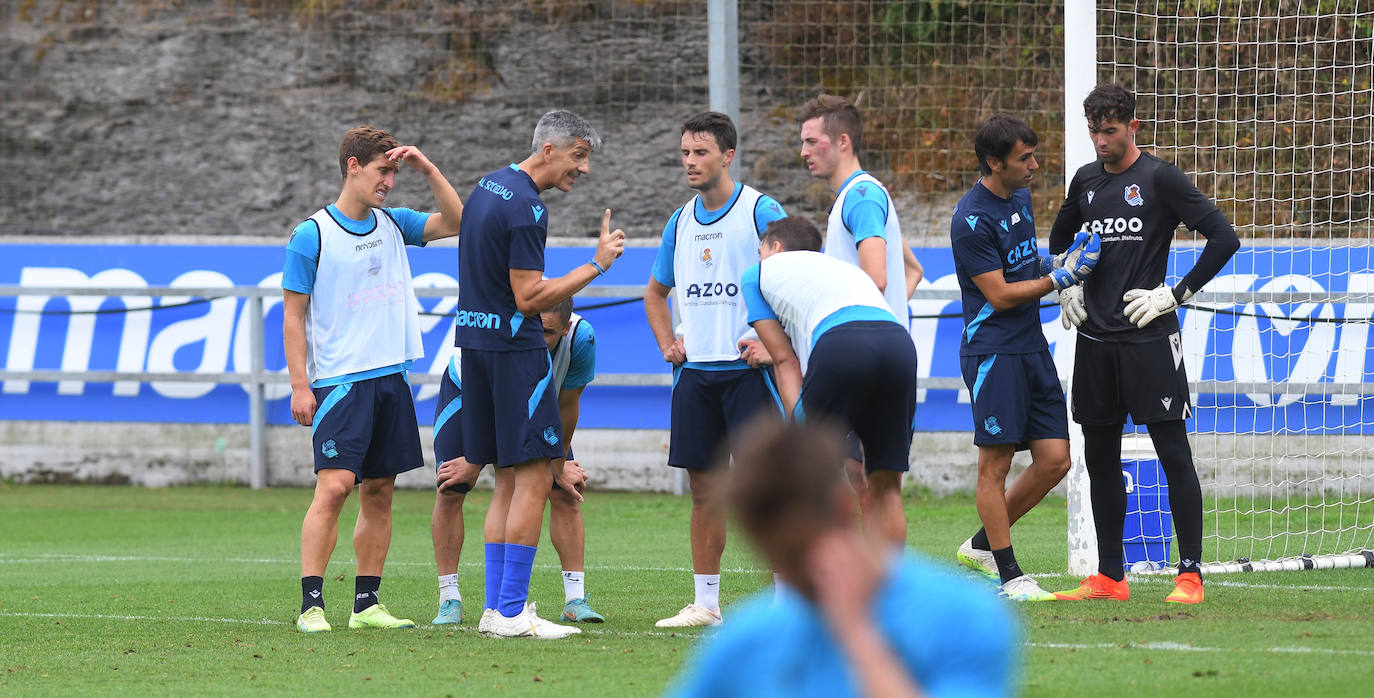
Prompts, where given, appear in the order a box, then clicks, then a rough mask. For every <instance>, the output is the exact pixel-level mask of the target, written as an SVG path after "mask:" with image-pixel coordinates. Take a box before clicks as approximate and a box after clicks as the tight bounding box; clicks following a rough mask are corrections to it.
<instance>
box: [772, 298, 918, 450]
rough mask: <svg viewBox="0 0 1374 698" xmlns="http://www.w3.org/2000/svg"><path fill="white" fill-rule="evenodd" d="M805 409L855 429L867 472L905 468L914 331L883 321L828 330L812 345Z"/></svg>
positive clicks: (911, 406)
mask: <svg viewBox="0 0 1374 698" xmlns="http://www.w3.org/2000/svg"><path fill="white" fill-rule="evenodd" d="M801 408H802V409H801V413H800V414H799V415H798V417H801V418H805V417H806V416H807V415H810V416H812V417H824V418H826V419H830V420H834V421H836V422H838V423H839V424H840V425H841V426H844V427H848V428H850V429H852V430H853V431H854V434H855V435H857V436H858V437H859V441H860V443H862V444H863V456H864V458H863V461H864V471H865V472H870V473H871V472H873V471H875V470H895V471H898V472H905V471H906V470H908V469H909V468H910V467H911V466H910V463H909V460H910V455H911V431H912V423H913V422H914V421H915V419H916V347H915V346H914V345H913V344H912V343H911V335H909V334H907V332H906V330H904V329H902V326H901V325H898V324H896V323H893V322H884V321H871V322H870V321H857V322H846V323H844V324H842V325H837V326H836V327H834V328H832V329H830V330H828V331H827V332H826V333H825V334H823V335H821V338H820V339H819V340H817V341H816V346H815V347H812V349H811V358H810V360H809V361H808V366H807V369H806V376H805V377H803V378H802V392H801ZM846 450H848V449H846Z"/></svg>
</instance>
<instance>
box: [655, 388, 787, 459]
mask: <svg viewBox="0 0 1374 698" xmlns="http://www.w3.org/2000/svg"><path fill="white" fill-rule="evenodd" d="M779 405H781V401H780V400H779V399H778V397H777V389H776V388H774V387H773V379H772V376H771V375H769V373H768V371H766V370H760V369H754V368H743V369H727V370H721V371H708V370H703V369H698V368H679V369H678V370H677V372H676V375H675V376H674V379H673V399H672V407H671V415H670V419H671V422H670V425H671V427H672V428H671V430H670V431H669V437H668V465H671V466H673V467H675V468H713V467H715V466H717V465H719V464H721V463H724V462H725V459H724V458H723V457H722V455H723V454H722V452H721V447H722V446H723V445H724V444H725V443H726V441H727V439H728V440H733V439H734V436H735V432H736V431H737V430H738V429H739V428H740V427H743V426H744V425H745V424H747V423H748V422H749V420H750V419H752V418H753V417H754V416H755V415H757V414H759V413H761V412H763V411H765V410H773V411H774V413H776V414H777V415H778V416H779V418H781V417H782V408H781V407H780V406H779Z"/></svg>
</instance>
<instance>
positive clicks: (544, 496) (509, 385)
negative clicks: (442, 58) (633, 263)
mask: <svg viewBox="0 0 1374 698" xmlns="http://www.w3.org/2000/svg"><path fill="white" fill-rule="evenodd" d="M600 144H601V137H600V136H598V135H597V133H596V130H595V129H593V128H592V126H591V124H588V123H587V121H586V120H585V119H583V118H582V117H580V116H578V115H576V114H574V113H572V112H569V111H551V112H548V113H546V114H544V116H542V117H540V119H539V123H538V124H537V125H536V126H535V128H534V137H533V139H532V142H531V152H530V154H529V156H527V157H526V158H525V159H524V160H522V161H521V162H520V163H519V164H518V165H517V164H514V163H512V164H511V165H509V166H508V167H503V168H501V169H499V170H496V171H494V172H489V173H487V174H486V175H485V176H484V177H482V179H481V180H480V181H479V182H478V183H477V186H476V187H475V188H474V189H473V191H472V194H471V195H470V196H469V197H468V201H467V211H466V213H465V215H464V216H463V231H462V236H461V237H460V238H459V242H458V244H459V248H458V268H459V272H458V273H459V278H461V279H462V280H463V283H462V285H461V286H459V289H458V310H457V316H456V318H455V324H456V325H457V330H456V333H455V338H454V339H455V342H456V344H457V345H458V346H459V347H461V348H462V358H461V359H460V360H461V361H462V367H463V370H462V380H463V410H462V428H463V455H464V456H465V457H466V458H467V459H468V461H469V462H471V463H474V464H488V463H490V464H494V465H496V472H495V473H494V475H495V477H496V484H495V490H494V492H493V493H492V499H491V505H490V507H488V509H487V516H486V520H485V522H484V524H483V527H482V528H483V532H484V534H485V535H484V537H485V539H486V546H485V558H486V565H485V581H486V589H487V597H486V604H487V608H486V609H485V611H484V612H483V614H482V618H481V620H480V621H479V622H478V624H477V629H478V630H479V631H480V632H482V633H483V634H485V635H490V636H495V637H535V638H545V639H556V638H563V637H567V636H569V635H572V634H575V633H577V632H580V631H579V630H578V629H577V628H575V627H572V626H566V625H557V624H555V623H551V622H549V621H546V620H543V619H541V618H539V616H538V615H537V614H536V613H535V610H534V609H533V608H532V607H530V606H529V605H528V604H527V603H526V601H528V599H529V583H530V572H531V570H532V569H533V567H534V556H535V552H536V548H535V546H536V545H538V543H539V532H540V529H541V528H542V527H543V523H544V502H546V501H547V500H548V498H549V487H551V486H552V485H553V484H554V483H557V485H558V486H559V487H562V488H563V489H565V490H567V491H568V492H569V493H570V494H574V496H577V497H580V496H581V495H580V494H575V493H576V491H577V485H578V484H579V482H580V481H579V482H574V481H573V480H572V479H571V478H572V476H574V475H576V472H575V471H574V469H570V468H565V467H564V466H565V463H564V462H563V456H564V455H565V453H566V446H565V445H564V444H563V433H562V432H563V429H562V420H561V419H560V417H559V415H558V404H557V398H556V397H555V396H554V393H555V390H553V389H551V383H552V381H553V362H552V359H551V358H550V356H549V348H548V345H547V344H546V343H545V341H544V331H543V327H542V325H541V322H540V320H539V313H541V312H543V311H545V310H547V309H549V308H552V307H554V306H555V305H558V304H559V303H561V302H563V301H564V300H567V299H568V298H571V297H572V296H573V295H574V294H575V293H577V292H578V291H580V290H582V289H583V288H584V287H586V286H587V284H590V283H591V282H592V281H594V280H595V279H596V278H597V277H598V276H600V275H602V274H604V273H605V272H606V269H608V268H610V266H611V264H612V263H614V262H615V260H616V259H619V258H620V255H621V254H622V253H623V252H624V251H625V233H624V231H621V230H612V229H611V227H610V226H611V211H610V209H606V212H605V214H604V215H603V216H602V217H601V233H600V236H599V237H598V239H597V243H596V251H595V252H594V253H593V254H592V258H591V259H589V260H588V261H587V263H586V264H583V265H581V266H578V267H575V268H574V269H573V270H572V271H570V272H568V273H567V274H565V275H563V276H561V277H559V278H556V279H546V278H544V244H545V241H546V240H547V238H548V222H549V217H548V215H547V214H548V211H547V210H546V209H545V208H544V202H543V200H542V199H540V198H539V196H540V193H541V192H544V191H547V190H549V189H553V188H557V189H559V190H560V191H570V190H571V189H572V188H573V185H574V184H575V183H576V182H577V180H578V178H579V177H581V176H582V175H584V174H586V173H587V172H589V171H591V154H592V151H593V150H595V149H596V148H597V147H598V146H600Z"/></svg>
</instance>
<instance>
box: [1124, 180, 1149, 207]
mask: <svg viewBox="0 0 1374 698" xmlns="http://www.w3.org/2000/svg"><path fill="white" fill-rule="evenodd" d="M1125 197H1126V203H1128V204H1130V205H1132V206H1144V205H1145V197H1143V196H1141V195H1140V185H1139V184H1128V185H1126V191H1125Z"/></svg>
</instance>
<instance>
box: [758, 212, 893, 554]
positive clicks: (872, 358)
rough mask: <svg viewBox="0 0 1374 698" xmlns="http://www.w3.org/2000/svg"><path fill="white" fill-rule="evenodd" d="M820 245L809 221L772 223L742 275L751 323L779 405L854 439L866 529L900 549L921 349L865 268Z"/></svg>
mask: <svg viewBox="0 0 1374 698" xmlns="http://www.w3.org/2000/svg"><path fill="white" fill-rule="evenodd" d="M819 247H820V231H818V230H816V226H814V225H812V224H811V222H810V221H808V220H806V219H804V218H800V217H796V216H793V217H790V218H784V219H782V220H780V221H774V222H773V223H772V224H771V225H769V226H768V230H767V231H766V232H765V233H764V235H763V241H762V243H760V245H759V256H760V257H761V259H760V261H759V263H758V265H757V266H754V267H751V268H750V269H749V270H748V271H746V272H745V274H744V280H743V288H744V299H745V302H746V303H747V304H748V313H749V322H750V324H751V325H753V327H754V330H755V331H756V332H758V336H759V340H760V341H761V342H762V343H763V345H764V347H765V348H766V349H767V351H768V354H769V356H770V357H771V359H772V362H773V367H774V371H775V372H776V373H777V378H778V391H779V393H780V394H781V396H782V401H783V406H784V407H785V408H786V409H787V410H789V412H790V413H791V414H793V415H794V416H795V417H797V418H801V417H803V416H806V415H814V416H822V417H825V418H827V419H831V420H834V421H837V422H839V423H842V424H844V425H846V426H847V427H848V428H849V429H851V430H852V431H853V432H854V434H855V435H857V437H858V439H859V442H860V443H861V444H862V445H863V452H864V471H865V474H866V476H867V482H868V500H867V506H866V507H865V509H864V511H863V518H864V524H865V526H864V528H865V530H868V531H872V532H873V534H874V535H875V536H877V537H878V538H879V539H880V540H884V541H886V542H888V543H890V544H894V545H898V546H900V545H902V544H904V543H905V541H906V514H905V512H904V511H903V509H902V497H901V485H902V474H903V473H905V472H906V471H907V470H908V469H909V464H908V459H909V456H910V451H911V432H912V422H913V421H914V419H915V416H916V348H915V346H914V345H913V344H912V341H911V335H910V334H908V333H907V330H906V326H905V324H904V323H902V322H900V321H899V320H898V319H897V318H896V317H895V316H894V315H893V314H892V311H891V310H890V309H889V308H888V306H887V303H886V302H885V301H884V299H883V297H882V294H880V293H878V290H877V289H876V288H875V287H874V286H873V284H871V283H868V282H867V281H866V278H867V276H866V275H865V274H864V272H863V271H862V270H860V269H859V268H858V267H856V266H854V265H852V264H847V263H845V262H841V261H839V260H837V259H835V258H833V257H830V256H829V255H824V254H821V253H820V252H819V251H818V248H819ZM836 465H839V464H838V463H837V464H836Z"/></svg>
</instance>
